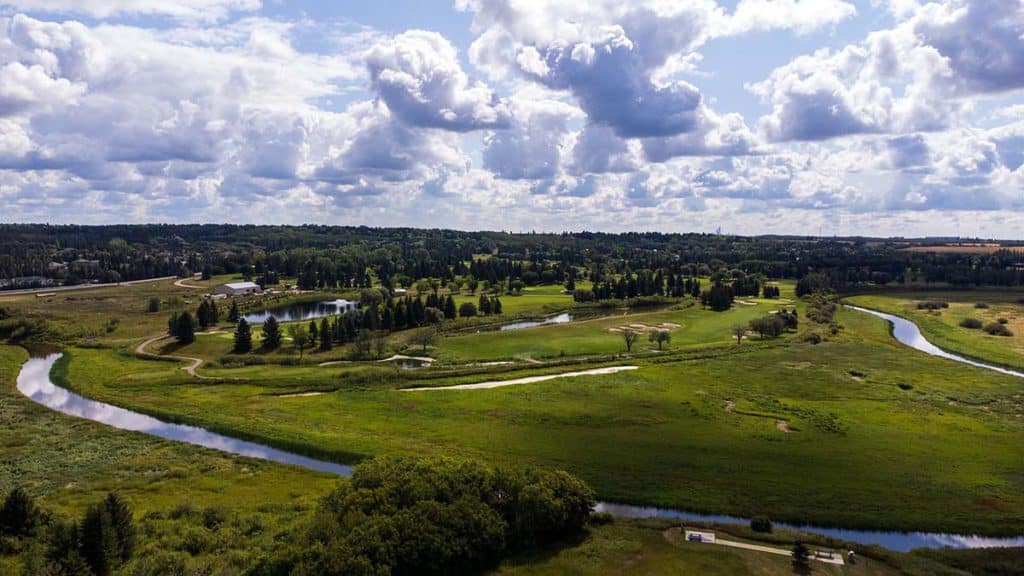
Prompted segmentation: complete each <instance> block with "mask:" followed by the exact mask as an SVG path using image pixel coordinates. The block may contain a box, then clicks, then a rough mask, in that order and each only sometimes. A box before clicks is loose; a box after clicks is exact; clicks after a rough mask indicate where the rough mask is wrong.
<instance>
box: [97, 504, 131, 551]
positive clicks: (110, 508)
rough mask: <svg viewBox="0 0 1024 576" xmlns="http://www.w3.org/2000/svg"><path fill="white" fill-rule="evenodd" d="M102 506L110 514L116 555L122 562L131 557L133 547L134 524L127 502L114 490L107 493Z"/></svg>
mask: <svg viewBox="0 0 1024 576" xmlns="http://www.w3.org/2000/svg"><path fill="white" fill-rule="evenodd" d="M103 507H104V508H105V509H106V511H107V514H109V515H110V524H111V527H112V528H113V529H114V537H115V538H116V540H117V552H118V557H119V558H120V560H121V561H122V562H123V561H125V560H128V558H130V557H131V555H132V551H133V550H134V549H135V525H134V523H133V520H132V511H131V508H129V507H128V504H127V503H126V502H125V501H124V500H122V499H121V497H120V496H119V495H118V494H117V493H116V492H111V493H109V494H107V497H106V499H104V500H103Z"/></svg>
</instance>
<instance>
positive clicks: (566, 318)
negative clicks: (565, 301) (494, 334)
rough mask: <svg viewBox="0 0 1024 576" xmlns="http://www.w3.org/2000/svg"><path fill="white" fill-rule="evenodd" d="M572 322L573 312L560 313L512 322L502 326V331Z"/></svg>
mask: <svg viewBox="0 0 1024 576" xmlns="http://www.w3.org/2000/svg"><path fill="white" fill-rule="evenodd" d="M569 322H572V314H568V313H565V314H559V315H558V316H552V317H551V318H548V319H546V320H535V321H530V322H514V323H512V324H505V325H504V326H502V327H501V328H500V330H501V331H502V332H504V331H506V330H522V329H524V328H536V327H537V326H546V325H548V324H567V323H569Z"/></svg>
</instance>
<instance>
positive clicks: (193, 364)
mask: <svg viewBox="0 0 1024 576" xmlns="http://www.w3.org/2000/svg"><path fill="white" fill-rule="evenodd" d="M165 338H169V336H156V337H154V338H150V339H149V340H146V341H145V342H143V343H142V344H139V345H138V346H136V347H135V353H136V354H138V355H139V356H150V357H152V358H173V359H175V360H183V361H185V362H189V364H188V365H187V366H183V367H182V368H181V369H182V370H184V371H185V372H188V373H189V375H190V376H192V377H193V378H196V379H199V380H221V378H211V377H209V376H203V375H202V374H196V370H197V369H198V368H199V367H200V366H202V364H203V359H202V358H193V357H191V356H173V355H170V354H167V355H164V354H154V353H153V352H149V351H147V350H146V348H147V347H148V346H149V345H150V344H153V343H154V342H159V341H160V340H164V339H165Z"/></svg>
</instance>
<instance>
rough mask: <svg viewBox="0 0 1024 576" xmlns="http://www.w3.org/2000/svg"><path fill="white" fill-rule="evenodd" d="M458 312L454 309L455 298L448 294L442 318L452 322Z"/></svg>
mask: <svg viewBox="0 0 1024 576" xmlns="http://www.w3.org/2000/svg"><path fill="white" fill-rule="evenodd" d="M458 315H459V314H458V310H457V309H456V308H455V298H452V295H451V294H449V295H448V298H445V301H444V317H445V318H447V319H448V320H454V319H455V318H456V317H457V316H458Z"/></svg>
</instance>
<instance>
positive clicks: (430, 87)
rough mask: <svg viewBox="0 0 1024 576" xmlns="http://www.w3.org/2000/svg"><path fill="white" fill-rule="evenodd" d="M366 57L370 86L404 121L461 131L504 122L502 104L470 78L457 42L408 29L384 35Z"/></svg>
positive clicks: (432, 33) (502, 124) (492, 126)
mask: <svg viewBox="0 0 1024 576" xmlns="http://www.w3.org/2000/svg"><path fill="white" fill-rule="evenodd" d="M366 63H367V66H368V67H369V71H370V80H371V82H372V85H373V89H374V90H375V91H376V92H377V93H378V94H379V95H380V97H381V98H382V99H383V100H384V102H386V103H387V105H388V108H390V109H391V111H392V112H393V113H394V114H395V115H396V116H398V117H399V118H401V119H402V120H403V121H404V122H406V123H408V124H411V125H414V126H421V127H431V128H444V129H446V130H455V131H460V132H464V131H468V130H478V129H482V128H503V127H505V126H507V124H508V110H507V107H506V105H505V104H504V103H503V102H501V101H499V100H498V98H497V96H495V95H494V93H493V92H492V91H491V89H490V88H488V87H487V86H486V85H484V84H483V83H481V82H474V81H470V79H469V78H468V77H467V76H466V74H465V72H463V71H462V67H461V66H460V65H459V60H458V54H457V53H456V50H455V47H454V46H452V45H451V43H450V42H448V40H446V39H445V38H444V37H443V36H441V35H440V34H438V33H436V32H426V31H422V30H412V31H409V32H404V33H402V34H399V35H398V36H395V37H394V38H392V39H388V40H385V41H382V42H381V43H380V44H378V45H377V46H375V47H374V48H373V49H372V50H370V52H369V54H368V55H367V57H366Z"/></svg>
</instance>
